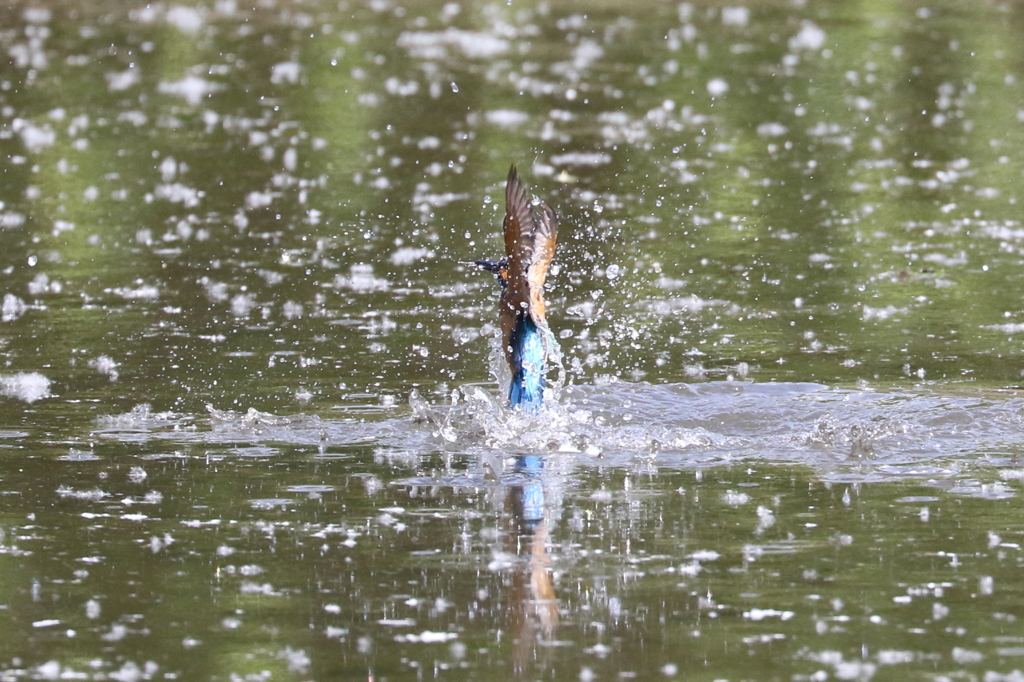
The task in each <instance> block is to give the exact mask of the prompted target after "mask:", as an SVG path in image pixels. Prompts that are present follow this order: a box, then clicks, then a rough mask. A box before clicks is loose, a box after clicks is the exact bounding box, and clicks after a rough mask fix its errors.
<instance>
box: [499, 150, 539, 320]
mask: <svg viewBox="0 0 1024 682" xmlns="http://www.w3.org/2000/svg"><path fill="white" fill-rule="evenodd" d="M503 227H504V232H505V256H506V257H507V260H508V289H507V294H508V296H507V298H508V302H509V303H510V304H511V305H513V306H516V307H518V308H519V309H520V310H522V309H525V308H526V307H527V306H528V305H529V294H530V292H529V282H528V281H527V278H526V276H527V269H528V268H529V267H530V262H531V260H532V258H533V234H534V231H535V230H536V226H535V224H534V220H533V207H532V206H531V205H530V200H529V199H528V198H527V196H526V190H525V189H524V188H523V185H522V183H521V182H519V177H518V175H517V174H516V167H515V166H512V167H511V168H510V169H509V171H508V182H506V183H505V223H504V226H503Z"/></svg>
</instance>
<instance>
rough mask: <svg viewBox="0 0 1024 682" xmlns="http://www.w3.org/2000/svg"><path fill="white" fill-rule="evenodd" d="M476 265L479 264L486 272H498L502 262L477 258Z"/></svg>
mask: <svg viewBox="0 0 1024 682" xmlns="http://www.w3.org/2000/svg"><path fill="white" fill-rule="evenodd" d="M475 264H476V265H479V266H480V267H482V268H483V269H484V270H486V271H487V272H500V271H501V267H502V263H501V261H500V260H478V261H475Z"/></svg>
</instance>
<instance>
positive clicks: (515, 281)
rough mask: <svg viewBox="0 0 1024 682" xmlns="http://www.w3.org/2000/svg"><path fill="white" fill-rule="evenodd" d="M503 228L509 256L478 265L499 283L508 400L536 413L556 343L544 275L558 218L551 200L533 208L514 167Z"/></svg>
mask: <svg viewBox="0 0 1024 682" xmlns="http://www.w3.org/2000/svg"><path fill="white" fill-rule="evenodd" d="M502 230H503V231H504V234H505V257H504V258H502V259H501V260H478V261H476V264H477V265H479V266H480V267H482V268H483V269H485V270H488V271H489V272H493V273H494V274H495V275H496V276H497V278H498V283H499V284H500V285H501V300H500V302H499V304H498V321H499V322H500V324H501V343H502V348H503V350H504V352H505V359H506V360H507V361H508V366H509V369H511V370H512V383H511V385H510V386H509V390H508V399H509V403H510V404H511V406H512V407H513V408H519V409H522V410H525V411H530V412H533V411H536V410H537V409H539V408H540V406H541V403H542V402H543V400H544V385H545V381H544V365H545V362H546V360H547V357H548V351H549V348H550V344H551V343H552V337H551V329H550V328H549V327H548V323H547V319H546V318H545V317H544V310H545V304H544V279H545V278H546V277H547V274H548V268H549V267H550V266H551V259H552V258H553V257H554V255H555V241H556V239H557V237H558V219H557V218H556V217H555V212H554V211H552V210H551V208H550V207H549V206H548V205H547V204H544V203H542V204H541V205H540V206H539V207H538V209H537V211H536V212H535V211H534V207H533V205H532V204H531V203H530V199H529V198H528V197H527V196H526V190H525V189H524V188H523V185H522V183H521V182H520V181H519V176H518V175H517V174H516V167H515V166H514V165H513V166H512V167H511V168H510V169H509V171H508V181H507V182H506V184H505V221H504V222H503V223H502Z"/></svg>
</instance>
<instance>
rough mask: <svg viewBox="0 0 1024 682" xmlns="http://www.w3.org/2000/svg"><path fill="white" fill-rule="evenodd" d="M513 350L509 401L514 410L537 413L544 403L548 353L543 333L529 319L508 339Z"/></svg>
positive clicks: (521, 320) (520, 320) (519, 325)
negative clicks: (545, 366) (545, 368)
mask: <svg viewBox="0 0 1024 682" xmlns="http://www.w3.org/2000/svg"><path fill="white" fill-rule="evenodd" d="M509 345H511V346H512V364H513V365H514V366H515V371H514V372H513V373H512V385H511V386H510V387H509V393H508V399H509V402H510V403H511V404H512V407H513V408H519V409H521V410H524V411H527V412H536V411H537V410H539V409H540V406H541V404H542V403H543V402H544V385H545V381H544V361H545V358H546V356H547V350H546V348H545V344H544V335H543V332H542V331H541V330H540V329H539V328H538V327H537V324H536V323H535V322H534V321H533V319H532V318H531V317H530V316H529V315H523V316H522V317H520V319H519V320H518V321H517V322H516V326H515V328H514V329H513V330H512V334H511V336H510V337H509Z"/></svg>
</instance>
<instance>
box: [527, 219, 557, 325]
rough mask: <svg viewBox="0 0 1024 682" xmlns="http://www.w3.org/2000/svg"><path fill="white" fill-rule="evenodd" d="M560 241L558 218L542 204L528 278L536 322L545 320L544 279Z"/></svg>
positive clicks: (531, 307) (532, 312)
mask: <svg viewBox="0 0 1024 682" xmlns="http://www.w3.org/2000/svg"><path fill="white" fill-rule="evenodd" d="M557 242H558V219H557V218H556V217H555V212H554V211H552V210H551V208H550V207H549V206H548V205H547V204H541V213H540V220H539V221H537V223H536V227H535V229H534V233H533V249H532V251H533V253H532V254H531V259H530V266H529V268H528V269H527V271H526V280H527V282H528V283H529V285H530V315H532V316H533V319H534V322H538V323H540V322H544V313H545V305H544V280H545V279H546V278H547V276H548V268H550V267H551V259H552V258H554V257H555V247H556V246H557Z"/></svg>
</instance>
